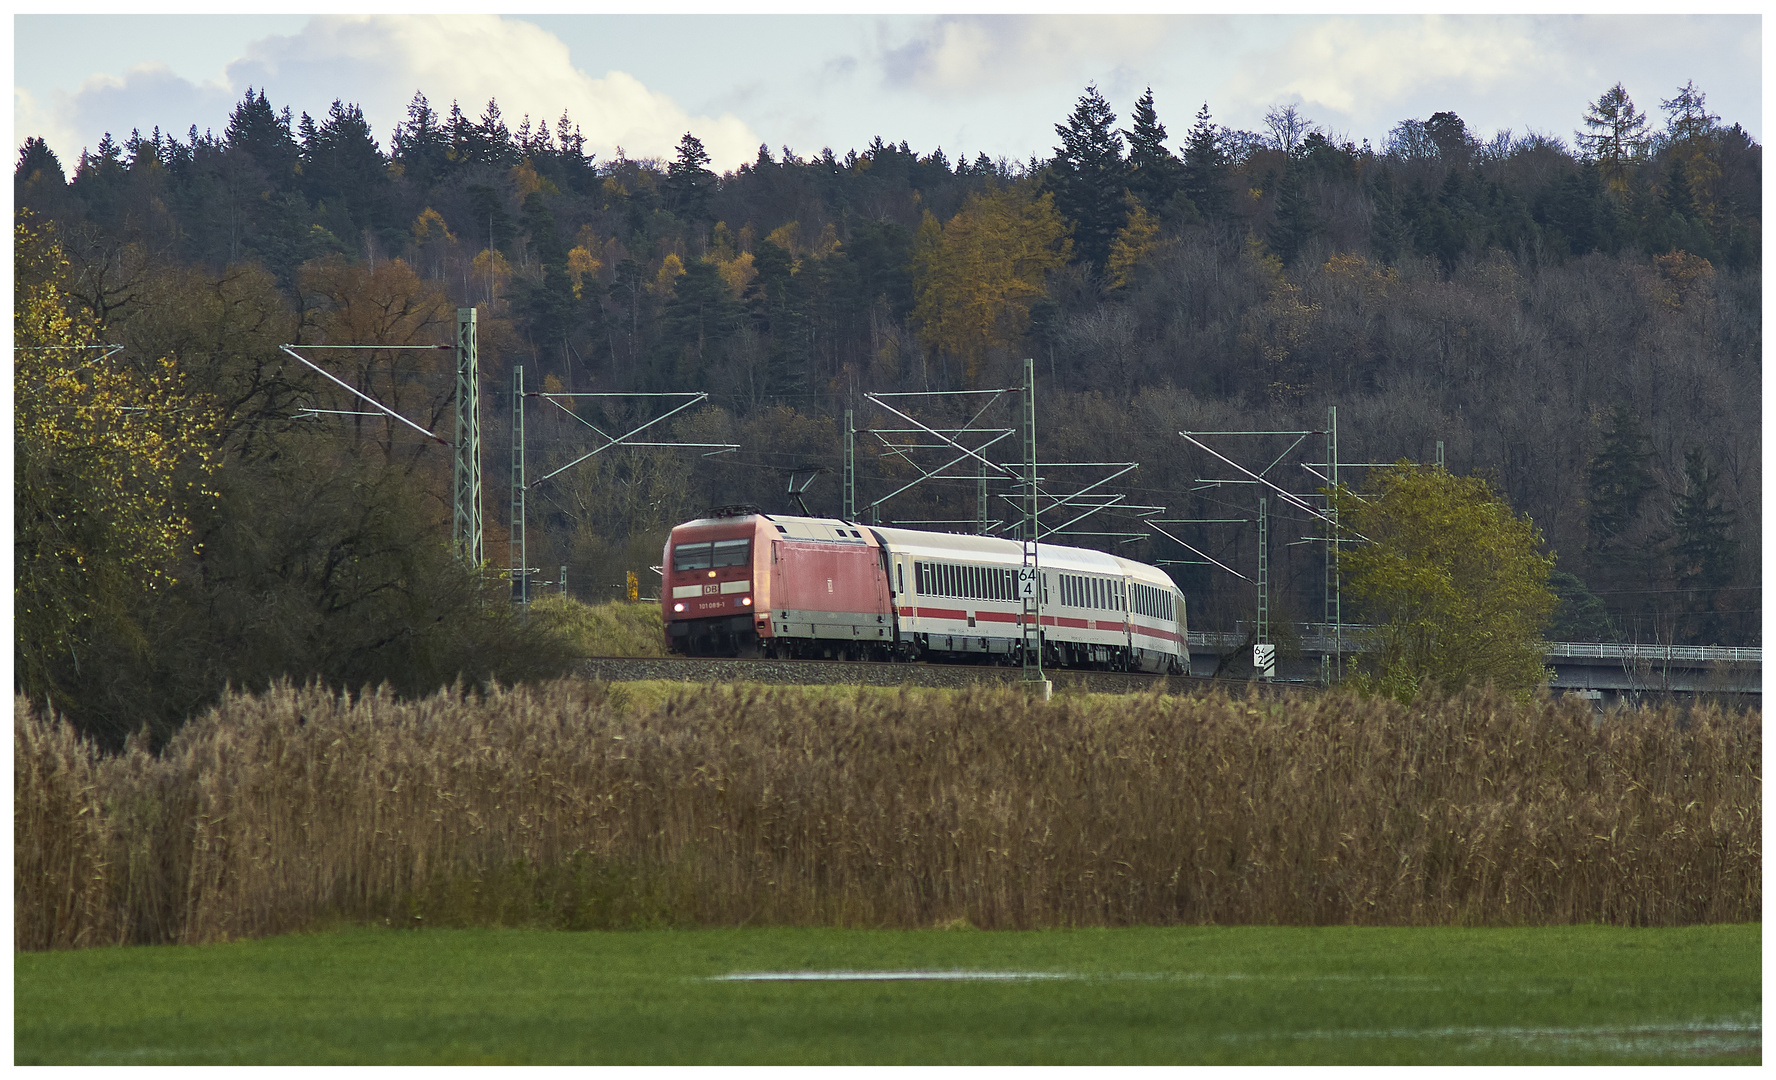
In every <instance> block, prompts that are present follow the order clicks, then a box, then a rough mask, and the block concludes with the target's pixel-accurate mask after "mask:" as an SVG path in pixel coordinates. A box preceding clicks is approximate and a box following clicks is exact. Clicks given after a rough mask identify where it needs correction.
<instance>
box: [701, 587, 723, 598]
mask: <svg viewBox="0 0 1776 1080" xmlns="http://www.w3.org/2000/svg"><path fill="white" fill-rule="evenodd" d="M721 591H722V587H721V586H720V585H705V586H703V595H704V596H715V595H716V594H718V593H720V592H721Z"/></svg>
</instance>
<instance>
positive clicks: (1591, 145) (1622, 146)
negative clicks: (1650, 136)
mask: <svg viewBox="0 0 1776 1080" xmlns="http://www.w3.org/2000/svg"><path fill="white" fill-rule="evenodd" d="M1585 127H1586V128H1587V129H1588V130H1586V131H1577V132H1574V133H1573V135H1574V137H1575V138H1576V139H1577V141H1578V144H1579V149H1581V150H1583V151H1584V152H1585V154H1586V156H1587V157H1589V158H1590V159H1591V160H1592V161H1595V162H1597V163H1598V165H1600V166H1601V167H1602V168H1603V175H1604V179H1605V180H1606V181H1608V183H1609V185H1610V188H1611V190H1613V191H1615V192H1616V193H1617V194H1618V195H1621V194H1622V193H1623V192H1625V190H1626V185H1627V176H1626V174H1627V171H1628V164H1629V162H1631V161H1633V160H1634V159H1635V158H1637V157H1639V156H1640V154H1641V152H1642V151H1643V150H1645V149H1646V141H1647V119H1646V113H1643V112H1638V111H1636V110H1635V108H1634V100H1633V99H1632V98H1630V97H1629V96H1628V91H1626V90H1624V89H1623V88H1622V84H1621V83H1617V84H1616V85H1614V86H1612V87H1610V88H1609V89H1608V90H1605V91H1604V92H1603V94H1602V95H1601V96H1600V97H1598V99H1597V100H1596V101H1594V102H1592V103H1591V104H1590V105H1589V106H1587V107H1586V109H1585Z"/></svg>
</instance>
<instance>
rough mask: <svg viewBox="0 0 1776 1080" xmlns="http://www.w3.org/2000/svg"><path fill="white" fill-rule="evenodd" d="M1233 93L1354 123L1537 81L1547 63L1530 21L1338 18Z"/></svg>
mask: <svg viewBox="0 0 1776 1080" xmlns="http://www.w3.org/2000/svg"><path fill="white" fill-rule="evenodd" d="M1251 59H1252V61H1253V62H1252V63H1249V64H1246V65H1242V66H1241V69H1240V71H1239V73H1238V74H1237V75H1236V76H1235V77H1234V78H1233V79H1232V80H1231V81H1230V84H1229V86H1228V90H1229V91H1230V92H1231V93H1232V94H1233V95H1234V96H1235V97H1236V98H1238V99H1242V100H1243V102H1244V103H1249V104H1252V105H1265V104H1270V103H1273V102H1277V101H1289V100H1298V101H1301V102H1302V103H1304V104H1306V105H1307V106H1309V107H1310V111H1311V109H1312V108H1313V107H1319V108H1324V109H1331V110H1334V111H1336V112H1339V113H1342V114H1345V115H1347V116H1348V115H1350V114H1352V113H1355V112H1359V111H1363V112H1373V111H1376V110H1377V109H1381V110H1384V111H1385V110H1386V109H1387V107H1388V105H1390V104H1393V103H1398V102H1403V101H1405V100H1406V99H1408V98H1411V97H1414V96H1416V95H1418V94H1420V93H1422V92H1425V91H1429V90H1437V89H1459V90H1461V91H1462V92H1464V93H1474V94H1485V93H1488V92H1491V91H1495V90H1497V89H1499V88H1501V87H1504V86H1508V85H1511V84H1513V83H1516V82H1518V81H1521V80H1533V79H1534V78H1535V73H1536V72H1537V71H1538V70H1543V65H1545V64H1546V63H1547V57H1546V55H1545V52H1544V50H1543V48H1542V47H1541V45H1540V43H1539V41H1538V38H1537V36H1536V35H1535V33H1534V25H1533V23H1532V22H1531V21H1529V20H1527V19H1513V18H1485V19H1465V18H1453V17H1445V16H1438V15H1428V16H1425V17H1423V18H1419V19H1412V20H1405V19H1399V18H1392V17H1390V18H1386V19H1376V18H1338V19H1328V20H1326V21H1324V22H1318V23H1314V24H1312V25H1309V26H1307V27H1304V28H1302V29H1301V30H1298V31H1297V32H1296V33H1294V34H1293V35H1291V36H1290V37H1289V38H1288V39H1287V40H1286V41H1285V42H1284V43H1283V44H1282V46H1281V47H1280V48H1278V49H1276V50H1274V51H1271V52H1268V53H1265V54H1262V55H1260V56H1256V57H1253V58H1251Z"/></svg>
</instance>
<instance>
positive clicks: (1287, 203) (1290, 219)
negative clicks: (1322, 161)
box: [1269, 162, 1320, 266]
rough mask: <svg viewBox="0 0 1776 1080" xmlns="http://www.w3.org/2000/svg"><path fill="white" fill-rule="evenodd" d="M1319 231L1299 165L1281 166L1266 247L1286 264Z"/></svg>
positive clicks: (1293, 258)
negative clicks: (1280, 178) (1274, 214)
mask: <svg viewBox="0 0 1776 1080" xmlns="http://www.w3.org/2000/svg"><path fill="white" fill-rule="evenodd" d="M1319 231H1320V223H1319V219H1318V218H1317V217H1316V216H1315V215H1314V208H1313V201H1312V200H1310V199H1309V198H1308V197H1307V192H1306V191H1305V190H1304V189H1303V185H1302V178H1301V168H1300V166H1299V165H1297V164H1296V163H1294V162H1290V163H1289V165H1288V166H1286V167H1285V168H1284V169H1283V178H1282V180H1281V182H1279V183H1278V185H1277V198H1276V220H1275V221H1274V222H1272V223H1271V227H1270V234H1269V241H1270V250H1271V251H1273V252H1275V253H1276V256H1277V258H1279V259H1281V260H1283V265H1284V266H1288V265H1289V264H1290V263H1293V262H1294V261H1295V257H1296V256H1297V255H1299V254H1301V249H1302V246H1303V245H1305V244H1306V243H1307V241H1308V240H1309V239H1311V238H1312V237H1313V236H1314V235H1315V234H1316V233H1318V232H1319Z"/></svg>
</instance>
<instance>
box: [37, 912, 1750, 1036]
mask: <svg viewBox="0 0 1776 1080" xmlns="http://www.w3.org/2000/svg"><path fill="white" fill-rule="evenodd" d="M1760 940H1761V931H1760V928H1759V927H1757V926H1755V925H1752V926H1710V927H1688V928H1680V929H1670V930H1634V929H1621V928H1615V927H1599V926H1573V927H1544V928H1533V929H1449V928H1426V927H1414V928H1397V927H1396V928H1356V927H1327V928H1281V927H1174V928H1166V929H1157V928H1146V929H1122V930H1081V931H1033V932H1016V931H1012V932H1003V933H968V932H942V931H930V930H925V931H861V930H859V931H836V930H796V929H765V930H694V931H644V932H640V933H589V934H570V933H559V932H539V931H516V930H452V931H439V930H425V931H416V932H395V931H386V930H384V931H372V930H353V931H347V932H343V933H337V934H314V935H297V936H288V937H278V938H270V939H266V940H262V941H254V942H238V943H231V944H224V945H206V946H183V947H181V946H163V947H147V948H130V949H87V950H80V951H76V952H61V953H35V954H22V955H20V956H18V957H17V961H16V974H15V991H16V999H15V1006H14V1008H15V1022H16V1028H15V1043H14V1055H15V1060H16V1061H17V1062H18V1063H21V1064H52V1063H54V1064H95V1065H117V1064H142V1065H146V1064H169V1065H170V1064H191V1065H197V1064H274V1063H317V1064H318V1063H360V1064H385V1063H386V1064H395V1063H498V1062H513V1063H562V1064H566V1063H583V1064H595V1063H604V1064H624V1063H627V1064H643V1063H661V1064H667V1063H677V1064H698V1063H732V1064H792V1063H795V1064H833V1063H844V1064H868V1063H954V1064H964V1063H981V1064H985V1063H993V1064H1039V1063H1055V1064H1110V1063H1128V1064H1135V1063H1145V1064H1184V1063H1196V1064H1235V1063H1240V1064H1302V1063H1314V1064H1355V1063H1365V1064H1531V1063H1546V1064H1617V1065H1619V1064H1631V1063H1649V1064H1650V1063H1660V1064H1691V1063H1707V1062H1718V1063H1746V1064H1750V1063H1755V1062H1758V1061H1760V1060H1761V1057H1762V1031H1761V1027H1760V1019H1759V1013H1760V1008H1761V997H1760V990H1759V971H1760V957H1759V951H1760V950H1759V946H1760ZM835 973H850V976H849V977H845V978H841V979H839V980H837V981H828V980H826V979H819V980H816V979H811V978H809V976H818V975H827V976H831V975H834V974H835ZM859 973H876V974H881V973H894V974H902V975H904V974H909V973H918V974H923V975H925V976H928V977H926V978H919V979H892V980H885V979H880V978H873V979H872V978H859V977H858V974H859ZM971 973H972V974H975V975H980V974H983V973H984V974H989V975H996V976H998V977H997V978H986V979H971V978H962V977H958V976H965V975H968V974H971ZM736 975H738V976H757V975H777V976H782V975H795V976H800V978H797V979H795V980H792V981H785V980H783V979H781V978H774V979H764V980H758V979H754V978H733V976H736ZM932 975H943V976H946V977H945V978H931V977H929V976H932Z"/></svg>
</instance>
